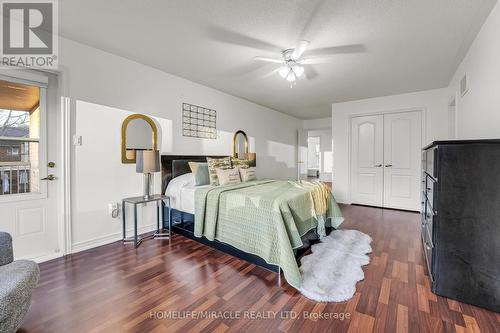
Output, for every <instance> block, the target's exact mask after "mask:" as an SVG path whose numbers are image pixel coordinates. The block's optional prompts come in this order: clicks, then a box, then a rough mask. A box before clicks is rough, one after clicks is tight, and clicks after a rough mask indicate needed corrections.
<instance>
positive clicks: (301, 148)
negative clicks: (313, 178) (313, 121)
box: [297, 129, 308, 179]
mask: <svg viewBox="0 0 500 333" xmlns="http://www.w3.org/2000/svg"><path fill="white" fill-rule="evenodd" d="M307 137H308V131H307V130H303V129H299V131H298V152H297V178H298V179H307V151H308V149H307V146H308V144H307Z"/></svg>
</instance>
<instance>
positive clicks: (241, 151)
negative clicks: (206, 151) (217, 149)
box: [232, 130, 256, 166]
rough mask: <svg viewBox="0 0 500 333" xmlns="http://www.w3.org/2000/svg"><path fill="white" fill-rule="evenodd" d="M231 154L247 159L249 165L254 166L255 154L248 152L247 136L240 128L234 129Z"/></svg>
mask: <svg viewBox="0 0 500 333" xmlns="http://www.w3.org/2000/svg"><path fill="white" fill-rule="evenodd" d="M232 156H233V157H234V158H240V159H244V160H249V161H250V166H256V155H255V153H250V152H249V144H248V136H247V134H246V133H245V132H243V131H242V130H239V131H236V132H235V133H234V135H233V155H232Z"/></svg>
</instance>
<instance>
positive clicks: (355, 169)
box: [351, 115, 384, 206]
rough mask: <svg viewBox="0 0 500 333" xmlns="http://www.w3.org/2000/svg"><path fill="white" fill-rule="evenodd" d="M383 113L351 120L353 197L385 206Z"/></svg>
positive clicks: (359, 202)
mask: <svg viewBox="0 0 500 333" xmlns="http://www.w3.org/2000/svg"><path fill="white" fill-rule="evenodd" d="M383 125H384V123H383V116H381V115H380V116H366V117H355V118H352V121H351V137H352V138H351V145H352V148H351V153H352V158H351V201H352V202H353V203H358V204H365V205H373V206H382V203H383V201H382V200H383V195H382V192H383V168H382V163H383V139H384V136H383Z"/></svg>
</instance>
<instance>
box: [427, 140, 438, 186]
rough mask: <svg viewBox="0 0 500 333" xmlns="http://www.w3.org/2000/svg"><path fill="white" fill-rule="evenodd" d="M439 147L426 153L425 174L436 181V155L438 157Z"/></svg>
mask: <svg viewBox="0 0 500 333" xmlns="http://www.w3.org/2000/svg"><path fill="white" fill-rule="evenodd" d="M437 149H438V148H437V147H435V148H431V149H427V150H426V151H425V154H426V156H425V165H424V169H425V172H427V173H428V174H429V175H431V176H432V177H434V178H435V179H437V172H436V169H437V168H436V165H435V163H436V155H437Z"/></svg>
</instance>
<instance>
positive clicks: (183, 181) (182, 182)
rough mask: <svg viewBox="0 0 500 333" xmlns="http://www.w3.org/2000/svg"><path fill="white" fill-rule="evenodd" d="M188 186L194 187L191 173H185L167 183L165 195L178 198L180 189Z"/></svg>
mask: <svg viewBox="0 0 500 333" xmlns="http://www.w3.org/2000/svg"><path fill="white" fill-rule="evenodd" d="M189 185H194V176H193V174H192V173H186V174H184V175H181V176H178V177H175V178H173V179H172V180H170V182H169V183H168V186H167V188H166V189H165V195H168V196H170V197H172V198H177V197H180V195H181V189H182V188H183V187H186V186H189Z"/></svg>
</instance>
